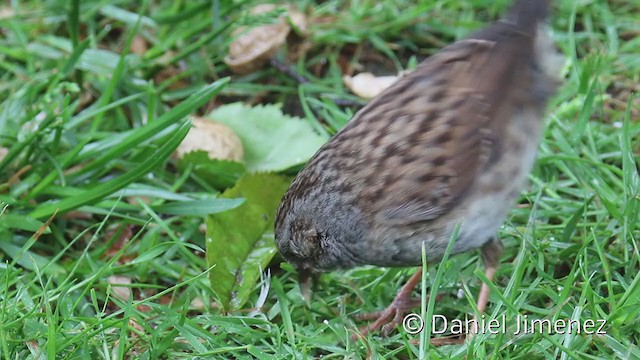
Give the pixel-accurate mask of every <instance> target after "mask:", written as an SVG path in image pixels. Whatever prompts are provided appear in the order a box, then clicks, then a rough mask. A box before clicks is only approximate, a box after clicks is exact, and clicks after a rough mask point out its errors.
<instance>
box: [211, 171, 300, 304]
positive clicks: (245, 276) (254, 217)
mask: <svg viewBox="0 0 640 360" xmlns="http://www.w3.org/2000/svg"><path fill="white" fill-rule="evenodd" d="M289 183H290V180H289V179H288V178H285V177H282V176H278V175H274V174H248V175H245V176H243V177H242V178H241V179H240V180H239V181H238V183H237V184H236V185H235V186H234V187H233V188H231V189H229V190H227V191H225V192H224V193H223V194H222V196H221V197H223V198H238V197H242V198H244V199H245V202H244V203H243V204H242V205H240V206H238V207H237V208H235V209H233V210H230V211H226V212H223V213H219V214H214V215H209V217H208V218H207V262H208V264H209V266H214V267H213V268H212V269H211V271H210V273H209V280H210V281H211V287H212V288H213V291H214V292H215V293H216V295H217V298H218V301H219V302H220V304H221V305H222V307H223V308H224V309H225V310H233V309H238V308H240V307H242V306H243V305H244V304H245V303H246V301H247V299H248V297H249V295H250V293H251V290H252V289H253V286H254V285H255V283H256V281H257V279H258V277H259V276H260V272H261V271H262V269H264V268H265V267H266V265H267V264H268V263H269V261H270V260H271V258H272V257H273V255H274V254H275V252H276V248H275V244H274V242H273V240H272V239H273V226H274V218H275V213H276V209H277V207H278V204H279V203H280V199H281V198H282V195H283V194H284V192H285V191H286V190H287V188H288V187H289Z"/></svg>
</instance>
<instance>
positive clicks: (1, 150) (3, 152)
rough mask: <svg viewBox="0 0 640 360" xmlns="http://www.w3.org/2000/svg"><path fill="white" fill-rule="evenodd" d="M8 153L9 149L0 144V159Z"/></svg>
mask: <svg viewBox="0 0 640 360" xmlns="http://www.w3.org/2000/svg"><path fill="white" fill-rule="evenodd" d="M8 153H9V149H7V148H6V147H2V146H0V161H2V160H4V157H5V156H7V154H8Z"/></svg>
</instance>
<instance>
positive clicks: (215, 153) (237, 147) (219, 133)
mask: <svg viewBox="0 0 640 360" xmlns="http://www.w3.org/2000/svg"><path fill="white" fill-rule="evenodd" d="M192 123H193V126H192V127H191V130H189V133H188V134H187V136H186V137H185V138H184V140H182V143H181V144H180V146H178V148H177V149H176V155H177V156H178V158H179V159H181V158H182V157H184V155H185V154H187V153H190V152H193V151H206V152H207V154H209V157H210V158H211V159H221V160H233V161H238V162H240V161H242V159H243V158H244V149H243V147H242V142H241V141H240V138H238V135H236V133H235V132H233V130H231V128H229V127H228V126H226V125H224V124H220V123H217V122H214V121H211V120H208V119H205V118H200V117H195V116H194V117H192Z"/></svg>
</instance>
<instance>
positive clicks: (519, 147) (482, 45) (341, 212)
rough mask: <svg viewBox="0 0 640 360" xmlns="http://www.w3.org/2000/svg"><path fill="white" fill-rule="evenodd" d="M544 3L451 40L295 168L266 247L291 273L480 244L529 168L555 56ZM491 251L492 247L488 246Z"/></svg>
mask: <svg viewBox="0 0 640 360" xmlns="http://www.w3.org/2000/svg"><path fill="white" fill-rule="evenodd" d="M547 7H548V4H547V1H544V0H520V1H518V2H517V3H516V4H515V5H514V7H513V8H512V10H511V11H510V13H509V14H508V15H507V17H506V19H505V20H501V21H498V22H496V23H494V24H492V25H491V26H489V27H488V28H486V29H484V30H481V31H479V32H477V33H475V34H473V35H471V36H470V37H468V38H467V39H465V40H462V41H459V42H456V43H454V44H452V45H450V46H448V47H446V48H444V49H442V50H441V51H440V52H439V53H438V54H436V55H434V56H432V57H430V58H429V59H427V60H425V61H424V62H423V63H422V64H420V65H419V66H418V67H417V68H416V69H415V70H414V71H412V72H411V73H410V74H408V75H406V76H405V77H403V78H401V79H400V80H399V81H397V82H396V83H395V84H394V85H393V86H391V87H390V88H389V89H387V90H386V91H384V92H383V93H382V94H381V95H379V96H378V97H376V98H375V99H373V100H372V101H371V102H370V103H369V104H368V105H367V106H365V107H364V108H363V109H362V110H361V111H359V112H358V113H357V114H356V115H355V116H354V117H353V119H352V120H351V121H350V122H349V123H348V124H347V125H346V126H345V127H344V128H343V129H342V130H341V131H340V132H338V133H337V134H336V135H335V136H334V137H333V138H332V139H331V140H330V141H329V142H328V143H327V144H326V145H325V146H323V147H322V148H321V149H320V150H319V151H318V152H317V154H316V155H315V156H314V157H313V158H312V159H311V160H310V161H309V163H308V164H307V166H306V167H305V168H304V170H303V171H301V172H300V173H299V174H298V176H297V178H296V179H295V181H294V182H293V184H292V185H291V187H290V189H289V191H288V192H287V194H286V195H285V197H284V198H283V200H282V203H281V206H280V208H279V210H278V214H277V220H276V242H277V245H278V248H279V249H280V252H281V253H282V255H283V256H284V258H285V259H287V260H288V261H290V262H291V263H293V264H294V265H295V266H296V267H297V268H298V269H299V271H302V272H309V271H311V272H316V271H323V270H331V269H336V268H348V267H353V266H358V265H364V264H372V265H379V266H415V265H420V264H421V247H422V243H423V242H424V244H425V247H426V251H427V256H428V257H429V259H430V260H436V259H439V258H440V257H441V256H442V255H443V253H444V250H445V248H446V246H447V244H448V241H449V239H450V236H451V233H452V231H453V229H454V227H455V226H456V224H458V223H460V224H461V230H460V236H459V238H458V240H457V242H456V243H455V245H454V249H453V251H454V253H459V252H463V251H468V250H472V249H476V248H480V247H482V246H483V245H484V244H487V243H488V242H489V241H491V240H492V239H493V238H494V237H495V234H496V232H497V230H498V228H499V226H500V225H501V224H502V222H503V221H504V219H505V218H506V216H507V214H508V211H509V209H510V208H511V207H512V205H513V203H514V201H515V199H516V198H517V196H518V194H519V192H520V191H521V189H522V187H523V185H524V182H525V179H526V176H527V174H528V172H529V171H530V169H531V167H532V165H533V162H534V159H535V151H536V147H537V144H538V140H539V137H540V134H541V129H542V123H543V121H542V118H543V113H544V109H545V104H546V101H547V99H548V98H549V97H550V96H551V95H552V94H553V92H554V90H555V88H556V86H557V83H558V78H557V77H556V74H557V67H558V65H559V62H558V61H559V59H560V58H559V56H558V55H557V53H556V51H555V47H554V46H553V44H552V42H551V40H550V39H549V37H548V35H547V34H546V33H545V32H544V31H543V30H541V25H542V23H543V20H544V19H545V17H546V13H547ZM487 248H495V247H487Z"/></svg>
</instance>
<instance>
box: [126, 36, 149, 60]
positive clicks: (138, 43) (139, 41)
mask: <svg viewBox="0 0 640 360" xmlns="http://www.w3.org/2000/svg"><path fill="white" fill-rule="evenodd" d="M129 49H130V50H131V52H132V53H134V54H136V55H138V56H142V55H144V53H146V52H147V50H148V49H149V43H148V42H147V39H145V38H144V37H142V36H140V35H135V36H134V37H133V40H132V41H131V46H130V47H129Z"/></svg>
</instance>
